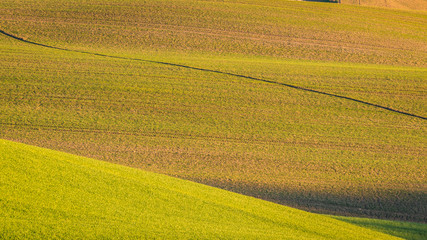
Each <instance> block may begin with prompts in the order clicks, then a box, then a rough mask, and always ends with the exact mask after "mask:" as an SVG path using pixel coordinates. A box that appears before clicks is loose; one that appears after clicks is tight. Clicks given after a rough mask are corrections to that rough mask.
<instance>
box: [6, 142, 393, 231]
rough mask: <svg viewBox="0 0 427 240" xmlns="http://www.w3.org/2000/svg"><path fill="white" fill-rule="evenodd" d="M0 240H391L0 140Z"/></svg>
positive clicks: (164, 178) (171, 180) (221, 192)
mask: <svg viewBox="0 0 427 240" xmlns="http://www.w3.org/2000/svg"><path fill="white" fill-rule="evenodd" d="M0 153H1V154H0V160H1V161H0V170H1V174H0V180H1V182H2V185H1V186H0V190H1V192H2V193H3V194H2V195H1V196H0V202H1V205H0V214H1V221H2V224H1V226H0V237H1V238H2V239H46V238H49V239H52V238H55V239H99V238H108V239H114V238H117V239H123V238H138V239H140V238H146V239H149V238H159V237H161V238H162V239H177V238H179V239H212V238H226V239H243V238H244V239H285V238H286V239H331V238H333V239H399V238H395V237H392V236H391V235H386V234H383V233H379V232H375V231H372V230H368V229H365V228H361V227H357V226H354V225H352V224H348V223H345V222H342V221H338V220H335V219H332V218H330V217H326V216H321V215H316V214H312V213H307V212H303V211H300V210H296V209H292V208H289V207H285V206H281V205H278V204H273V203H270V202H266V201H262V200H259V199H255V198H250V197H246V196H243V195H238V194H234V193H231V192H227V191H224V190H220V189H215V188H212V187H208V186H203V185H201V184H196V183H193V182H189V181H184V180H180V179H174V178H171V177H167V176H164V175H159V174H154V173H150V172H145V171H141V170H136V169H132V168H128V167H124V166H120V165H114V164H111V163H105V162H101V161H96V160H93V159H87V158H83V157H78V156H75V155H71V154H65V153H61V152H56V151H52V150H47V149H41V148H36V147H33V146H28V145H24V144H17V143H13V142H9V141H4V140H0Z"/></svg>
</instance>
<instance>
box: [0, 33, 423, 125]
mask: <svg viewBox="0 0 427 240" xmlns="http://www.w3.org/2000/svg"><path fill="white" fill-rule="evenodd" d="M0 33H1V34H3V35H5V36H7V37H10V38H13V39H15V40H18V41H21V42H24V43H28V44H32V45H37V46H41V47H46V48H50V49H56V50H61V51H67V52H76V53H83V54H88V55H93V56H100V57H107V58H113V59H121V60H131V61H139V62H146V63H154V64H162V65H167V66H174V67H180V68H186V69H191V70H197V71H202V72H210V73H216V74H221V75H227V76H233V77H239V78H244V79H249V80H253V81H257V82H264V83H269V84H274V85H279V86H284V87H288V88H293V89H297V90H301V91H305V92H309V93H315V94H320V95H325V96H329V97H334V98H340V99H345V100H349V101H353V102H357V103H360V104H364V105H367V106H371V107H375V108H379V109H382V110H386V111H389V112H393V113H397V114H402V115H406V116H410V117H414V118H418V119H422V120H427V118H426V117H423V116H420V115H416V114H412V113H409V112H404V111H400V110H396V109H393V108H390V107H386V106H382V105H378V104H375V103H370V102H366V101H363V100H360V99H356V98H352V97H347V96H342V95H338V94H333V93H327V92H323V91H319V90H315V89H310V88H305V87H301V86H297V85H292V84H287V83H281V82H277V81H273V80H268V79H262V78H257V77H251V76H246V75H242V74H236V73H230V72H223V71H219V70H212V69H205V68H199V67H193V66H187V65H183V64H177V63H170V62H163V61H154V60H147V59H141V58H131V57H121V56H114V55H107V54H103V53H96V52H88V51H82V50H73V49H67V48H62V47H55V46H50V45H46V44H42V43H37V42H33V41H29V40H26V39H23V38H20V37H17V36H15V35H13V34H10V33H7V32H5V31H3V30H1V29H0Z"/></svg>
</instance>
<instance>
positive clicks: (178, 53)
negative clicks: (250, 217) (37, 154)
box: [0, 0, 427, 221]
mask: <svg viewBox="0 0 427 240" xmlns="http://www.w3.org/2000/svg"><path fill="white" fill-rule="evenodd" d="M24 2H25V3H24ZM57 2H58V1H18V0H16V1H9V0H6V1H1V2H0V11H1V13H0V22H1V26H2V28H3V29H2V30H3V31H5V32H7V33H10V34H13V35H15V36H17V37H22V38H24V39H27V40H28V42H25V41H22V40H18V39H14V38H12V37H10V36H8V35H5V34H0V66H1V67H0V79H1V81H0V124H1V127H0V136H1V137H2V138H5V139H10V140H15V141H20V142H24V143H29V144H33V145H38V146H43V147H48V148H51V149H56V150H62V151H66V152H69V153H75V154H78V155H82V156H87V157H94V158H97V159H100V160H104V161H109V162H114V163H120V164H123V165H127V166H131V167H136V168H141V169H145V170H149V171H153V172H157V173H163V174H167V175H171V176H176V177H180V178H185V179H188V180H194V181H198V182H201V183H205V184H209V185H213V186H217V187H221V188H224V189H228V190H232V191H235V192H239V193H244V194H247V195H251V196H255V197H259V198H263V199H266V200H269V201H274V202H277V203H281V204H286V205H290V206H294V207H299V208H303V209H307V210H311V211H317V212H327V213H338V214H346V215H357V216H375V217H381V218H391V219H392V218H398V219H402V220H408V219H409V220H416V221H427V219H426V216H427V206H426V205H425V199H426V196H427V194H426V192H427V189H426V186H427V180H426V178H425V172H427V163H426V159H427V158H426V153H427V151H426V144H427V140H426V138H425V136H426V121H425V117H426V116H427V106H426V105H425V102H426V96H427V94H426V89H427V82H426V81H425V79H426V75H427V69H426V67H425V66H426V62H425V61H424V60H425V57H426V51H425V49H426V48H427V44H426V41H427V40H426V36H425V35H424V34H421V33H423V31H424V30H425V25H426V23H427V22H426V15H425V14H422V13H412V12H405V11H394V10H387V9H371V8H359V7H356V6H345V5H339V4H314V3H301V2H288V1H278V0H277V1H261V0H257V1H250V0H245V1H243V0H241V1H166V0H165V1H155V0H153V1H108V2H106V1H97V0H90V1H63V2H61V3H62V4H57ZM165 16H167V17H165ZM29 42H33V43H40V44H44V45H46V46H52V47H60V48H63V49H67V50H59V49H53V48H47V47H44V46H41V45H35V44H30V43H29ZM68 50H78V51H80V52H75V51H68ZM82 51H85V52H86V53H82ZM90 53H93V54H90ZM290 58H294V59H290ZM380 63H387V64H388V65H381V64H380ZM224 73H230V74H224ZM402 112H405V113H410V114H402ZM411 114H412V115H411ZM414 115H416V116H419V117H414Z"/></svg>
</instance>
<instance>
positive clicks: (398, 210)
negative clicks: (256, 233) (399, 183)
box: [190, 178, 427, 223]
mask: <svg viewBox="0 0 427 240" xmlns="http://www.w3.org/2000/svg"><path fill="white" fill-rule="evenodd" d="M190 180H192V181H196V182H200V183H204V184H207V185H210V186H214V187H218V188H222V189H225V190H228V191H232V192H236V193H240V194H243V195H247V196H253V197H256V198H260V199H263V200H267V201H270V202H274V203H278V204H281V205H285V206H289V207H294V208H298V209H302V210H305V211H309V212H314V213H320V214H332V215H341V216H349V217H365V218H366V217H367V218H372V217H373V218H378V219H389V220H391V219H394V220H400V221H413V222H421V223H426V222H427V206H426V205H425V204H424V203H425V202H426V200H427V194H426V193H424V192H416V191H406V190H381V189H366V190H367V191H366V192H365V194H356V195H355V194H343V193H331V192H328V191H322V190H319V191H304V190H291V189H287V188H282V187H272V186H270V187H268V186H261V185H259V186H257V185H256V184H251V183H242V182H236V181H235V182H232V183H230V182H227V181H212V180H208V181H207V180H202V179H191V178H190ZM371 193H376V194H374V195H372V194H371Z"/></svg>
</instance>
